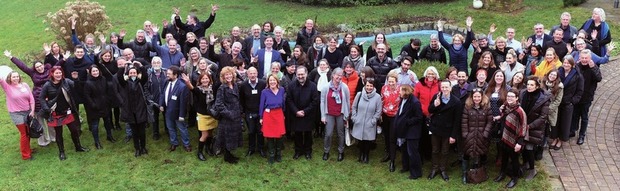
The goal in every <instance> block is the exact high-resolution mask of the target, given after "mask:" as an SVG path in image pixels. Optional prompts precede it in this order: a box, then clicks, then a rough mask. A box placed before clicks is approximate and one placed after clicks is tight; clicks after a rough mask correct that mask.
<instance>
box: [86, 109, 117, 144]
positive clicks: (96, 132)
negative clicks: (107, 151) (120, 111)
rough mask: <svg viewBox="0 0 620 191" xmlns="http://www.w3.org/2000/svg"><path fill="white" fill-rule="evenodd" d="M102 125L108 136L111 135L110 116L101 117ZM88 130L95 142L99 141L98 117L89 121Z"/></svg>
mask: <svg viewBox="0 0 620 191" xmlns="http://www.w3.org/2000/svg"><path fill="white" fill-rule="evenodd" d="M103 126H104V127H105V132H106V135H107V136H108V137H112V118H110V116H108V117H104V118H103ZM90 131H91V133H93V139H94V141H95V143H98V142H99V119H96V120H93V121H91V122H90Z"/></svg>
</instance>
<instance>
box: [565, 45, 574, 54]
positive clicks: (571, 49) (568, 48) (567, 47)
mask: <svg viewBox="0 0 620 191" xmlns="http://www.w3.org/2000/svg"><path fill="white" fill-rule="evenodd" d="M566 50H568V53H569V54H570V53H571V52H573V46H572V45H571V43H566Z"/></svg>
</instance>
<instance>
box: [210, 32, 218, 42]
mask: <svg viewBox="0 0 620 191" xmlns="http://www.w3.org/2000/svg"><path fill="white" fill-rule="evenodd" d="M215 41H217V38H215V35H214V34H211V35H209V42H210V43H211V44H214V43H215Z"/></svg>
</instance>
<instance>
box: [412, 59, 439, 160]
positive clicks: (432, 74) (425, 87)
mask: <svg viewBox="0 0 620 191" xmlns="http://www.w3.org/2000/svg"><path fill="white" fill-rule="evenodd" d="M438 79H439V72H437V68H435V67H434V66H429V67H428V68H426V70H424V77H422V78H420V81H419V82H418V83H417V84H416V85H415V88H414V89H413V95H414V96H415V97H416V98H418V100H420V104H422V113H423V114H424V125H422V138H421V139H420V154H421V155H422V157H423V159H427V160H428V159H430V158H431V136H430V135H429V134H428V122H429V119H430V118H429V113H428V106H429V105H430V103H431V101H432V100H433V95H435V94H436V93H437V92H439V85H440V83H439V80H438Z"/></svg>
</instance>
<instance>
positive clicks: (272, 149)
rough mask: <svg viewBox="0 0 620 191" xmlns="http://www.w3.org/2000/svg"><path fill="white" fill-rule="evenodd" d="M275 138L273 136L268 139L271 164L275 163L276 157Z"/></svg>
mask: <svg viewBox="0 0 620 191" xmlns="http://www.w3.org/2000/svg"><path fill="white" fill-rule="evenodd" d="M275 147H276V146H275V140H274V139H272V138H269V139H267V150H268V152H269V160H268V162H269V164H273V162H274V161H275V157H276V148H275Z"/></svg>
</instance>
